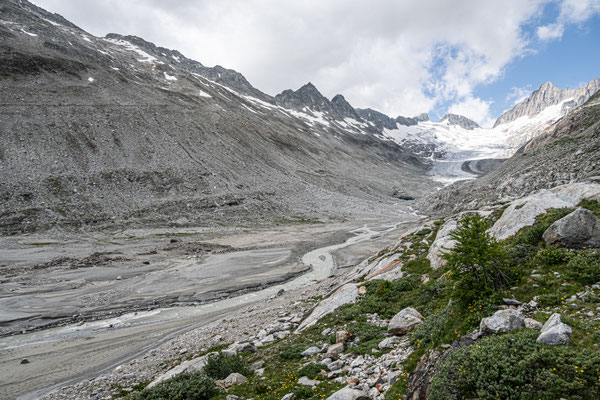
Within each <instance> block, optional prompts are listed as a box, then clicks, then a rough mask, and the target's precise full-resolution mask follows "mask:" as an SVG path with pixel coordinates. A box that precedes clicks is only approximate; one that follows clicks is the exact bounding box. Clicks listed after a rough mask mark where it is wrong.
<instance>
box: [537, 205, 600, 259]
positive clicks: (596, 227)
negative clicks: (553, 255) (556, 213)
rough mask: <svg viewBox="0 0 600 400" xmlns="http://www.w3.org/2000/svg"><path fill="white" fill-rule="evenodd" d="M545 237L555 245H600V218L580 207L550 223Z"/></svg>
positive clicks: (548, 242)
mask: <svg viewBox="0 0 600 400" xmlns="http://www.w3.org/2000/svg"><path fill="white" fill-rule="evenodd" d="M543 238H544V241H545V242H546V244H548V245H550V246H554V247H566V248H569V249H581V248H583V247H600V218H598V217H596V215H594V213H593V212H591V211H590V210H586V209H584V208H581V207H580V208H578V209H577V210H575V211H573V212H572V213H571V214H569V215H567V216H565V217H563V218H561V219H559V220H558V221H556V222H555V223H553V224H552V225H550V227H549V228H548V229H546V232H544V235H543Z"/></svg>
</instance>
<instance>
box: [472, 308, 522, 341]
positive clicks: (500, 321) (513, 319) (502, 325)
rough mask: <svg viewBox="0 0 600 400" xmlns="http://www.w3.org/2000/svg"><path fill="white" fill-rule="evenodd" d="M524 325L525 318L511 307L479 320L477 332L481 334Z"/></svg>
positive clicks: (510, 329)
mask: <svg viewBox="0 0 600 400" xmlns="http://www.w3.org/2000/svg"><path fill="white" fill-rule="evenodd" d="M524 327H525V318H524V317H523V314H521V313H520V312H519V311H517V310H513V309H511V308H509V309H507V310H500V311H496V312H495V313H494V315H492V316H491V317H487V318H484V319H482V320H481V323H480V324H479V332H480V333H481V334H483V335H486V334H490V333H498V332H508V331H513V330H515V329H521V328H524Z"/></svg>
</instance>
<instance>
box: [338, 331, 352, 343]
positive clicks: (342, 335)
mask: <svg viewBox="0 0 600 400" xmlns="http://www.w3.org/2000/svg"><path fill="white" fill-rule="evenodd" d="M351 337H352V334H351V333H350V332H348V331H347V330H345V329H344V330H343V331H337V332H336V333H335V342H336V343H344V342H346V341H348V339H350V338H351Z"/></svg>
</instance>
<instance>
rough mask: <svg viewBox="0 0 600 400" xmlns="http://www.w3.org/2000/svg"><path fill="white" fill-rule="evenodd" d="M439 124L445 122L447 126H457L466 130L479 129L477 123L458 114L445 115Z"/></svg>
mask: <svg viewBox="0 0 600 400" xmlns="http://www.w3.org/2000/svg"><path fill="white" fill-rule="evenodd" d="M440 122H447V123H448V124H449V125H458V126H460V127H462V128H464V129H468V130H471V129H475V128H479V127H480V126H479V125H478V124H477V122H475V121H473V120H472V119H469V118H467V117H465V116H463V115H458V114H446V115H445V116H444V118H442V119H441V120H440Z"/></svg>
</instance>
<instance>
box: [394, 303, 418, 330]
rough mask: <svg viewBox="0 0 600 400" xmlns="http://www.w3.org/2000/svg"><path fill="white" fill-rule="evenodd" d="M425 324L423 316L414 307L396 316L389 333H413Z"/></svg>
mask: <svg viewBox="0 0 600 400" xmlns="http://www.w3.org/2000/svg"><path fill="white" fill-rule="evenodd" d="M421 322H423V316H422V315H421V314H419V312H418V311H417V310H415V309H414V308H412V307H407V308H405V309H404V310H402V311H400V312H399V313H398V314H396V315H394V318H392V320H391V321H390V324H389V325H388V333H389V334H392V335H404V334H407V333H408V332H410V331H412V330H413V329H414V328H415V327H416V326H417V325H419V324H420V323H421Z"/></svg>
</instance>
